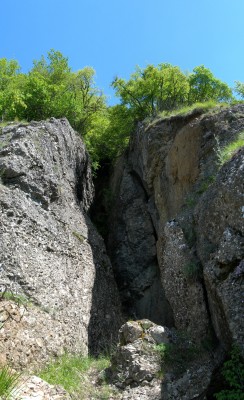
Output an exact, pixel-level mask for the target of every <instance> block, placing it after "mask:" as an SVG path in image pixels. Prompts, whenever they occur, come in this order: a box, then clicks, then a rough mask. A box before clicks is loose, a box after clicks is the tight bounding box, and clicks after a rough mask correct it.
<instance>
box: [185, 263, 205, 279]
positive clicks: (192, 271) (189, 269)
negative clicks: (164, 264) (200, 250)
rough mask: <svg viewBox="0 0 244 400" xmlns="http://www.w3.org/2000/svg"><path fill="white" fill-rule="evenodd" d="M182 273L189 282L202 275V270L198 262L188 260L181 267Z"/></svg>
mask: <svg viewBox="0 0 244 400" xmlns="http://www.w3.org/2000/svg"><path fill="white" fill-rule="evenodd" d="M183 273H184V275H185V277H186V279H187V280H188V281H189V282H197V281H198V280H199V279H200V277H201V275H202V270H201V267H200V265H199V264H197V263H195V262H190V263H188V264H186V265H185V266H184V267H183Z"/></svg>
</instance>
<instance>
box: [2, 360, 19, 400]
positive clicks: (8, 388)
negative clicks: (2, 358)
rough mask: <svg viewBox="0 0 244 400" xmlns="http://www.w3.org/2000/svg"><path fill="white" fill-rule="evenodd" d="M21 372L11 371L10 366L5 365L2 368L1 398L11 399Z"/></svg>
mask: <svg viewBox="0 0 244 400" xmlns="http://www.w3.org/2000/svg"><path fill="white" fill-rule="evenodd" d="M20 377H21V374H20V373H17V372H13V371H11V369H10V367H8V366H4V367H3V368H1V369H0V398H1V399H4V400H8V399H11V394H13V393H14V391H15V390H16V388H17V386H18V383H19V381H20Z"/></svg>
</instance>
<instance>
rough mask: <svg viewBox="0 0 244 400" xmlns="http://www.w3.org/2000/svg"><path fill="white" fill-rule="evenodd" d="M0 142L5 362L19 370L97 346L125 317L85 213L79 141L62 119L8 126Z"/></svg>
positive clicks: (85, 166)
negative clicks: (63, 354)
mask: <svg viewBox="0 0 244 400" xmlns="http://www.w3.org/2000/svg"><path fill="white" fill-rule="evenodd" d="M0 140H1V142H0V171H1V183H0V212H1V217H0V236H1V240H0V289H1V291H0V298H1V301H0V321H1V324H2V325H1V329H0V353H1V359H2V361H4V359H7V361H9V362H11V363H12V365H14V366H15V367H21V368H23V367H26V366H27V365H28V366H29V367H30V366H33V365H34V364H35V363H38V364H41V363H44V362H46V361H47V360H48V358H50V357H51V356H54V355H57V354H61V353H62V352H64V351H70V352H79V353H87V351H88V349H90V351H91V352H96V351H97V350H98V349H99V348H100V347H104V346H108V345H109V343H110V342H111V341H113V339H114V337H117V330H118V327H119V325H120V323H121V317H120V305H119V300H118V293H117V288H116V285H115V282H114V279H113V274H112V269H111V264H110V261H109V259H108V257H107V255H106V252H105V247H104V243H103V240H102V238H101V237H100V236H99V235H98V233H97V232H96V229H95V228H94V227H93V225H92V223H91V222H90V220H89V217H88V215H87V210H88V208H89V205H90V203H91V201H92V198H93V185H92V179H91V169H90V164H89V159H88V155H87V153H86V151H85V148H84V145H83V143H82V141H81V140H80V139H79V138H78V136H77V135H76V134H75V132H74V131H73V130H72V128H71V127H70V125H69V123H68V122H67V120H65V119H61V120H55V119H51V120H50V121H46V122H38V123H35V122H33V123H31V124H29V125H24V124H19V125H10V126H7V127H5V128H3V129H2V131H1V132H0ZM13 344H14V345H13Z"/></svg>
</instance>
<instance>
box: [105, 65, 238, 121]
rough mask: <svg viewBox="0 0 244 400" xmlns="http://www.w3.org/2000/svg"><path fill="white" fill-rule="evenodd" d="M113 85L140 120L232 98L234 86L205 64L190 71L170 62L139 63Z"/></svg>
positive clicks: (123, 101)
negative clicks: (141, 66) (126, 77)
mask: <svg viewBox="0 0 244 400" xmlns="http://www.w3.org/2000/svg"><path fill="white" fill-rule="evenodd" d="M112 86H113V87H114V89H115V90H116V94H117V95H118V96H119V97H120V98H121V101H122V104H124V105H126V106H127V107H128V108H130V109H131V110H132V111H133V114H134V117H135V118H136V119H137V120H141V119H143V118H145V117H146V116H156V115H157V114H158V113H160V112H162V111H168V110H174V109H177V108H179V107H182V106H184V105H185V106H186V105H191V104H194V103H196V102H206V101H210V100H211V101H216V102H223V101H227V102H228V101H231V100H232V91H231V89H230V88H229V87H228V86H227V85H226V84H225V83H223V82H221V81H220V80H219V79H217V78H215V77H214V75H213V74H212V72H211V71H210V70H209V69H207V68H205V67H204V66H203V65H201V66H199V67H196V68H194V70H193V73H191V74H189V75H187V74H184V73H183V72H182V71H181V70H180V69H179V67H175V66H173V65H171V64H159V65H158V66H157V67H155V66H153V65H148V66H147V67H146V68H145V69H141V68H139V67H137V68H136V71H135V72H134V73H133V74H132V75H131V78H130V79H129V80H128V81H125V80H124V79H121V78H118V77H116V78H115V79H114V81H113V83H112Z"/></svg>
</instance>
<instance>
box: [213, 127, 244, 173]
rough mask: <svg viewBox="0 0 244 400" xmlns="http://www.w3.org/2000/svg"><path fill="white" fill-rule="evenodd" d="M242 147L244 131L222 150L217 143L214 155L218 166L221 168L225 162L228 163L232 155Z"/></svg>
mask: <svg viewBox="0 0 244 400" xmlns="http://www.w3.org/2000/svg"><path fill="white" fill-rule="evenodd" d="M243 146H244V131H243V132H240V133H239V135H238V136H237V138H236V139H235V140H234V141H232V142H231V143H229V144H228V145H227V146H225V147H223V148H220V147H219V143H217V150H216V153H217V157H218V163H219V165H220V166H222V165H223V164H225V163H226V162H227V161H229V160H230V159H231V158H232V157H233V155H234V154H235V153H236V152H237V151H238V150H239V149H240V148H241V147H243Z"/></svg>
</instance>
